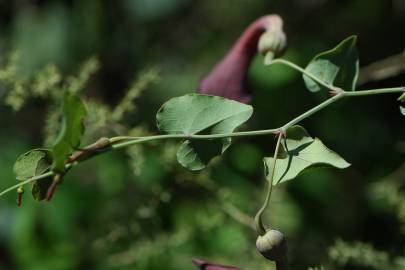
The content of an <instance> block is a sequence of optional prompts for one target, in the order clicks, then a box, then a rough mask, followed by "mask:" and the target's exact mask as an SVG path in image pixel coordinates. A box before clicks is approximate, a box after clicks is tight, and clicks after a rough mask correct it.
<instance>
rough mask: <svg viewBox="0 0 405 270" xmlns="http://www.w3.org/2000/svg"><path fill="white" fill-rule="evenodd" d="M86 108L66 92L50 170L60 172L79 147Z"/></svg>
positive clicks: (78, 99) (79, 100)
mask: <svg viewBox="0 0 405 270" xmlns="http://www.w3.org/2000/svg"><path fill="white" fill-rule="evenodd" d="M85 116H86V108H85V106H84V103H83V102H82V100H81V99H80V98H79V97H77V96H76V95H73V94H70V93H69V92H66V93H65V95H64V97H63V118H62V127H61V130H60V131H59V135H58V138H57V139H56V143H55V145H54V147H53V164H52V169H53V170H55V171H59V172H62V171H63V170H64V169H65V163H66V160H67V158H68V157H69V155H70V154H71V153H72V152H73V150H74V149H75V148H77V147H78V146H79V145H80V140H81V137H82V135H83V133H84V125H83V118H84V117H85Z"/></svg>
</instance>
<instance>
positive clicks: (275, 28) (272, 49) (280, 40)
mask: <svg viewBox="0 0 405 270" xmlns="http://www.w3.org/2000/svg"><path fill="white" fill-rule="evenodd" d="M286 47H287V37H286V35H285V33H284V31H283V21H282V19H281V18H280V17H278V16H273V17H272V23H271V24H270V27H269V29H267V31H266V32H264V33H263V34H262V35H261V36H260V39H259V43H258V49H257V50H258V51H259V52H260V53H261V54H263V55H265V57H266V59H265V63H269V62H270V61H271V60H272V59H274V58H276V57H279V56H281V55H282V54H283V53H284V51H285V49H286Z"/></svg>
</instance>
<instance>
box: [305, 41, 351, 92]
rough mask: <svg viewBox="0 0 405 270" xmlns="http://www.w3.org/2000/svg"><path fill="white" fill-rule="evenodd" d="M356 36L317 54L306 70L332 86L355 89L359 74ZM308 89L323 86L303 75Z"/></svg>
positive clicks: (312, 90) (315, 90) (319, 88)
mask: <svg viewBox="0 0 405 270" xmlns="http://www.w3.org/2000/svg"><path fill="white" fill-rule="evenodd" d="M356 40H357V37H356V36H351V37H348V38H347V39H345V40H343V41H342V42H341V43H340V44H339V45H337V46H336V47H335V48H333V49H331V50H329V51H326V52H322V53H320V54H318V55H316V56H315V57H314V58H313V59H312V60H311V62H310V63H309V64H308V66H307V67H306V68H305V70H306V71H307V72H309V73H311V74H312V75H314V76H315V77H317V78H319V79H320V80H322V81H324V82H325V83H327V84H330V85H331V86H332V85H333V86H337V87H340V88H342V89H343V90H346V91H354V89H355V87H356V82H357V77H358V74H359V59H358V53H357V49H356ZM303 78H304V82H305V85H306V87H307V88H308V90H310V91H311V92H317V91H319V90H321V86H320V85H319V84H318V83H317V82H315V81H314V80H312V79H311V78H309V77H308V76H305V75H303Z"/></svg>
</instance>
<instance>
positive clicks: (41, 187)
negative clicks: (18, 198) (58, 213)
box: [31, 177, 53, 201]
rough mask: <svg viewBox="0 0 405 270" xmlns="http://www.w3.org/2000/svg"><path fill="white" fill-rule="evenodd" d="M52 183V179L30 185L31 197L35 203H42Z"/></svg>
mask: <svg viewBox="0 0 405 270" xmlns="http://www.w3.org/2000/svg"><path fill="white" fill-rule="evenodd" d="M52 182H53V179H52V177H48V178H45V179H41V180H38V181H35V182H34V183H33V185H32V190H31V193H32V196H33V197H34V199H35V200H37V201H42V200H44V199H45V198H46V193H47V192H48V189H49V187H50V186H51V184H52Z"/></svg>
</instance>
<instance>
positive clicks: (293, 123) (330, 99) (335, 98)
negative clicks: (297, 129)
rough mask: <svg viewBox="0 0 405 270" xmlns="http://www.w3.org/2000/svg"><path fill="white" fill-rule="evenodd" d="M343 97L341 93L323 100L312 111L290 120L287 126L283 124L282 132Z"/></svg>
mask: <svg viewBox="0 0 405 270" xmlns="http://www.w3.org/2000/svg"><path fill="white" fill-rule="evenodd" d="M343 96H344V94H343V92H342V93H339V94H337V95H336V96H333V97H331V98H329V99H327V100H325V101H324V102H322V103H321V104H319V105H317V106H315V107H313V108H312V109H310V110H308V111H306V112H304V113H303V114H301V115H299V116H297V117H296V118H294V119H293V120H291V121H290V122H288V123H287V124H285V125H284V126H283V127H282V129H283V130H287V129H288V128H289V127H291V126H293V125H295V124H298V123H299V122H301V121H302V120H304V119H305V118H307V117H309V116H311V115H313V114H314V113H316V112H318V111H320V110H322V109H323V108H325V107H327V106H329V105H330V104H332V103H334V102H336V101H337V100H339V99H341V98H342V97H343Z"/></svg>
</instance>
